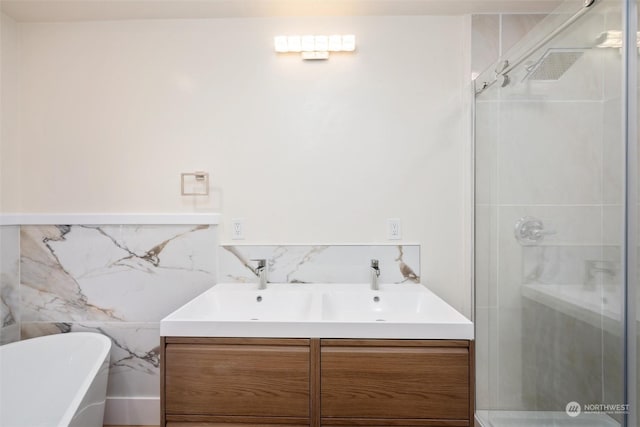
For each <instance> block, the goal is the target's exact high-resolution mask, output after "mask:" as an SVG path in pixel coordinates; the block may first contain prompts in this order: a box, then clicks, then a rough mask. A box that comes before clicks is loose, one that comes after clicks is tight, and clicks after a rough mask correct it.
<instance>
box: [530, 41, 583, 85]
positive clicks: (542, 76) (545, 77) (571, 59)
mask: <svg viewBox="0 0 640 427" xmlns="http://www.w3.org/2000/svg"><path fill="white" fill-rule="evenodd" d="M585 50H586V49H559V48H551V49H548V50H547V51H546V52H545V53H544V55H542V57H541V58H540V59H539V60H537V61H536V62H535V63H533V64H532V65H530V66H528V67H527V75H526V76H525V77H524V79H523V80H538V81H554V80H558V79H559V78H560V77H562V76H563V75H564V73H565V72H566V71H567V70H568V69H569V68H571V66H572V65H573V64H575V63H576V61H577V60H578V59H580V57H581V56H582V55H583V54H584V51H585Z"/></svg>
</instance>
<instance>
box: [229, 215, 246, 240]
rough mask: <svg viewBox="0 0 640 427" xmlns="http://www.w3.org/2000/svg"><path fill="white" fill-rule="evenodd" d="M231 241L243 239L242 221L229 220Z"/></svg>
mask: <svg viewBox="0 0 640 427" xmlns="http://www.w3.org/2000/svg"><path fill="white" fill-rule="evenodd" d="M231 239H233V240H242V239H244V219H241V218H236V219H232V220H231Z"/></svg>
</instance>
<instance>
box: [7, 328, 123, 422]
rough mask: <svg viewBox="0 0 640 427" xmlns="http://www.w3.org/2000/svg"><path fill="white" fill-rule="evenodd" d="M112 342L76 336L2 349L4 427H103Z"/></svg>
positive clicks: (46, 338) (92, 335) (82, 334)
mask: <svg viewBox="0 0 640 427" xmlns="http://www.w3.org/2000/svg"><path fill="white" fill-rule="evenodd" d="M110 349H111V340H110V339H109V338H107V337H105V336H104V335H100V334H96V333H89V332H72V333H67V334H57V335H49V336H44V337H39V338H33V339H29V340H24V341H19V342H15V343H11V344H6V345H4V346H1V347H0V427H44V426H47V427H48V426H71V427H102V420H103V416H104V404H105V399H106V391H107V375H108V371H109V352H110Z"/></svg>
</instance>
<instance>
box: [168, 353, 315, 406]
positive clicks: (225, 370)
mask: <svg viewBox="0 0 640 427" xmlns="http://www.w3.org/2000/svg"><path fill="white" fill-rule="evenodd" d="M165 351H166V352H165V359H166V360H165V364H166V365H165V366H166V370H165V390H166V391H165V400H166V402H165V406H166V408H165V409H166V413H167V414H210V415H235V416H257V417H268V416H273V417H303V418H308V417H309V347H308V346H305V345H301V346H291V345H288V346H284V345H283V346H280V345H273V346H270V345H215V344H214V345H212V344H206V345H200V344H167V346H166V350H165Z"/></svg>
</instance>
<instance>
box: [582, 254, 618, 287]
mask: <svg viewBox="0 0 640 427" xmlns="http://www.w3.org/2000/svg"><path fill="white" fill-rule="evenodd" d="M617 272H618V269H617V268H616V265H615V263H614V262H613V261H602V260H587V261H585V281H584V287H585V288H587V289H594V288H595V285H596V275H597V274H601V275H602V277H601V279H604V276H606V277H608V278H609V279H613V278H614V277H615V276H616V274H617ZM603 284H605V283H603Z"/></svg>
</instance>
